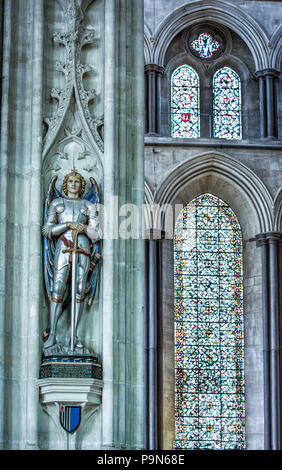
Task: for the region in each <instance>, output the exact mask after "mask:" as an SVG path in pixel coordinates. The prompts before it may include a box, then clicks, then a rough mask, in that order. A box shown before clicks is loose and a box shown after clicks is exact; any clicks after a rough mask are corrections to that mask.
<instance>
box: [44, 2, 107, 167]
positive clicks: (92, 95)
mask: <svg viewBox="0 0 282 470" xmlns="http://www.w3.org/2000/svg"><path fill="white" fill-rule="evenodd" d="M59 3H60V5H61V7H62V9H63V13H64V30H63V31H56V32H55V33H54V34H53V41H54V44H58V45H60V46H63V47H64V49H65V61H63V62H62V61H57V62H56V66H55V70H56V71H58V72H61V73H62V74H63V76H64V85H63V87H53V88H52V90H51V97H52V98H53V99H55V100H56V101H57V102H58V107H57V110H56V112H55V113H54V114H53V115H51V116H49V117H46V118H45V119H44V122H45V124H47V126H48V129H47V132H46V135H45V138H44V142H43V156H44V157H45V156H46V155H47V154H48V152H49V151H50V148H51V147H53V146H54V144H56V142H57V141H58V139H63V141H64V140H65V137H66V136H67V137H69V138H70V136H72V137H73V140H74V141H77V140H78V139H79V138H80V137H79V136H80V135H82V133H83V134H84V137H83V139H82V140H84V141H88V142H89V144H90V146H91V147H92V149H93V151H92V153H96V154H98V155H99V157H100V158H101V157H102V152H103V147H104V146H103V116H100V117H98V118H97V117H93V115H92V114H91V113H90V110H89V103H90V102H94V105H95V101H96V98H97V94H96V91H95V89H90V90H86V89H85V86H84V85H85V83H84V76H85V74H87V73H88V72H91V71H92V70H93V67H92V66H90V65H89V64H85V63H82V49H83V48H84V46H87V45H89V44H95V41H96V36H95V30H94V29H90V28H85V27H84V26H83V20H84V13H85V10H86V8H87V7H88V5H89V4H90V3H91V2H90V1H89V0H86V1H85V0H80V2H78V1H77V0H60V1H59ZM98 67H99V64H97V68H98ZM70 114H72V115H75V116H76V117H75V126H74V127H70V126H69V123H67V120H68V117H69V115H70ZM74 137H75V138H74ZM81 145H82V147H83V145H84V144H83V143H82V142H81ZM63 153H64V152H63Z"/></svg>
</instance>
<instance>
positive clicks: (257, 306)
mask: <svg viewBox="0 0 282 470" xmlns="http://www.w3.org/2000/svg"><path fill="white" fill-rule="evenodd" d="M205 192H210V193H212V194H214V195H215V196H218V197H220V198H221V199H223V200H224V201H225V202H226V203H227V204H228V205H229V206H230V207H231V208H232V209H233V210H234V212H235V214H236V216H237V217H238V220H239V223H240V225H241V229H242V235H243V250H244V251H243V263H244V316H245V339H244V341H245V343H244V344H245V384H246V389H245V390H246V399H245V404H246V447H247V449H248V450H251V449H263V446H264V425H263V413H264V388H263V322H262V288H261V259H260V251H259V248H258V247H257V246H256V244H255V243H254V241H253V240H254V236H255V235H256V234H258V233H260V231H261V230H262V229H263V230H264V229H265V228H266V227H269V228H270V227H273V222H272V220H273V215H272V214H273V213H272V204H273V201H272V198H271V196H270V194H269V192H268V190H267V188H266V187H265V186H264V184H263V183H262V182H261V181H260V179H259V178H258V177H257V176H256V175H255V174H254V173H253V172H252V171H251V170H249V169H248V168H247V167H246V166H245V165H243V164H242V163H239V162H238V161H236V160H235V159H234V158H231V157H229V156H226V155H224V154H222V153H217V152H212V153H210V152H209V153H205V154H201V155H197V156H195V157H192V158H191V159H189V160H188V161H186V162H185V163H182V164H181V165H179V166H177V167H176V168H175V169H174V170H173V171H171V172H170V173H169V174H167V175H166V177H165V178H164V180H163V181H162V183H161V185H160V187H159V189H158V191H157V194H156V197H155V200H154V202H155V203H158V204H159V205H160V206H162V207H164V206H165V205H166V204H171V205H174V207H175V204H179V207H178V208H177V209H178V210H179V211H180V210H181V208H182V207H184V206H185V205H187V204H188V203H189V202H190V201H191V200H193V199H194V197H196V196H198V195H200V194H204V193H205ZM180 206H182V207H181V208H180ZM160 249H161V253H160V259H161V261H160V266H161V268H160V273H159V277H160V279H161V287H160V295H159V299H158V305H159V329H160V331H161V332H162V336H161V340H160V346H159V348H160V364H159V367H160V370H159V377H160V384H159V387H160V394H159V404H160V405H159V407H160V429H161V432H160V442H161V443H162V448H164V449H171V448H173V441H174V393H175V385H174V347H175V346H174V335H173V331H174V281H173V266H174V264H173V263H174V261H173V253H174V251H173V237H168V239H165V240H163V241H162V243H161V246H160Z"/></svg>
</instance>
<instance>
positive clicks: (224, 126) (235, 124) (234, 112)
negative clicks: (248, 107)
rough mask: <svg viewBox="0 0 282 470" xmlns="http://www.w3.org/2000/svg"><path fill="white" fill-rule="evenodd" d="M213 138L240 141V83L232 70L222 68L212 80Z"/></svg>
mask: <svg viewBox="0 0 282 470" xmlns="http://www.w3.org/2000/svg"><path fill="white" fill-rule="evenodd" d="M213 124H214V137H215V138H218V139H233V140H236V139H241V138H242V123H241V82H240V78H239V76H238V75H237V73H236V72H234V70H232V69H230V68H229V67H223V68H222V69H220V70H218V71H217V72H216V73H215V75H214V78H213Z"/></svg>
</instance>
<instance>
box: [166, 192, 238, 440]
mask: <svg viewBox="0 0 282 470" xmlns="http://www.w3.org/2000/svg"><path fill="white" fill-rule="evenodd" d="M174 247H175V248H174V266H175V271H174V280H175V448H179V449H243V448H244V337H243V279H242V238H241V230H240V226H239V222H238V220H237V218H236V216H235V214H234V212H233V211H232V210H231V208H230V207H229V206H228V205H227V204H225V203H224V202H223V201H222V200H220V199H219V198H217V197H215V196H213V195H212V194H204V195H201V196H199V197H197V198H195V199H194V200H193V201H192V202H191V203H190V204H188V205H187V206H185V207H184V209H183V210H182V212H181V214H180V216H179V217H178V219H177V222H176V227H175V239H174Z"/></svg>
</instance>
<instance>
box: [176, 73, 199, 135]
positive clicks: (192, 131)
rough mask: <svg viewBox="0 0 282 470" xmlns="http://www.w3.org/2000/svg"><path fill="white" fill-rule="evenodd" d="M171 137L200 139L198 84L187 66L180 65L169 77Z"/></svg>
mask: <svg viewBox="0 0 282 470" xmlns="http://www.w3.org/2000/svg"><path fill="white" fill-rule="evenodd" d="M171 135H172V137H180V138H188V139H196V138H198V137H200V82H199V76H198V74H197V72H196V71H195V70H194V69H193V68H192V67H189V66H188V65H181V66H180V67H178V68H177V69H176V70H174V72H173V74H172V76H171Z"/></svg>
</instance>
